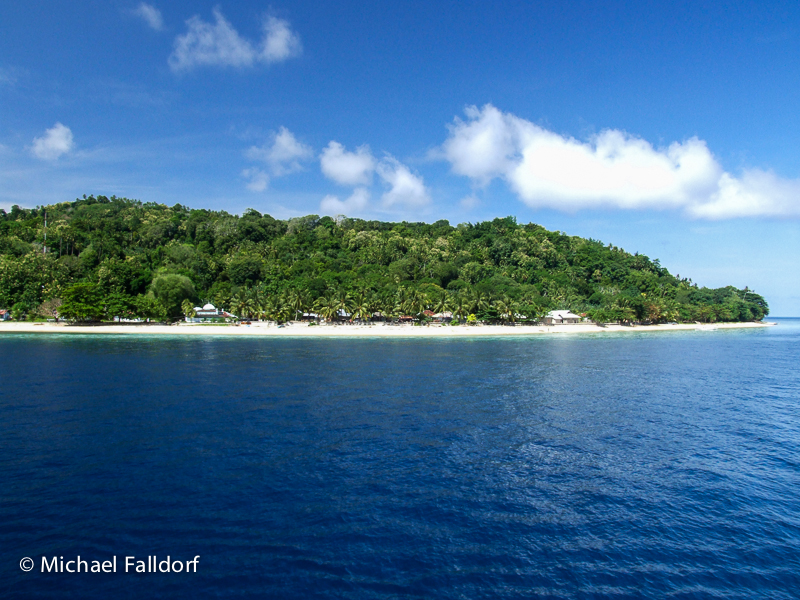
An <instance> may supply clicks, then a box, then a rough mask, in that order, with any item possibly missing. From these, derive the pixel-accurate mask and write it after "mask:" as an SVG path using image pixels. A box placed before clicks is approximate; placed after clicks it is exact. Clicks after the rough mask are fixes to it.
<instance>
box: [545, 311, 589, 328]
mask: <svg viewBox="0 0 800 600" xmlns="http://www.w3.org/2000/svg"><path fill="white" fill-rule="evenodd" d="M580 322H581V317H580V315H576V314H575V313H573V312H570V311H568V310H551V311H550V312H549V313H547V316H546V317H545V318H544V324H545V325H573V324H575V323H580Z"/></svg>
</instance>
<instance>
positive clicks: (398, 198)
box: [376, 156, 431, 208]
mask: <svg viewBox="0 0 800 600" xmlns="http://www.w3.org/2000/svg"><path fill="white" fill-rule="evenodd" d="M376 170H377V172H378V175H380V177H381V179H383V181H384V183H386V185H388V186H389V189H388V190H387V191H386V193H384V194H383V196H382V200H383V206H384V207H385V208H392V207H395V206H398V205H399V206H402V207H405V208H419V207H422V206H425V205H426V204H428V203H429V202H430V201H431V198H430V195H429V194H428V190H427V189H426V188H425V184H424V182H423V181H422V177H420V176H419V175H415V174H414V173H412V172H411V171H410V170H409V168H408V167H407V166H405V165H404V164H402V163H400V162H399V161H398V160H397V159H395V158H393V157H391V156H387V157H386V158H384V159H383V160H382V161H381V162H380V163H379V164H378V166H377V168H376Z"/></svg>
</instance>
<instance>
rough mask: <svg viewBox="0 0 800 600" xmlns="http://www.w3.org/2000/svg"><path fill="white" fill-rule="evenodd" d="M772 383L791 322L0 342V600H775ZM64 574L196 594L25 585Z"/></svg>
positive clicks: (794, 331)
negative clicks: (79, 561) (735, 326)
mask: <svg viewBox="0 0 800 600" xmlns="http://www.w3.org/2000/svg"><path fill="white" fill-rule="evenodd" d="M798 364H800V321H798V320H780V324H779V325H778V326H777V327H774V328H769V329H760V330H725V331H716V332H670V333H663V334H661V333H659V334H628V333H626V334H619V335H586V336H575V337H570V338H554V337H535V338H507V339H475V340H419V339H412V340H384V339H372V340H369V339H347V340H345V339H334V340H314V339H263V338H258V339H241V338H235V339H232V338H227V339H221V338H213V339H205V340H203V339H185V338H180V339H178V338H155V337H153V338H140V337H136V338H133V337H124V336H117V337H115V336H101V337H97V336H67V337H65V336H41V335H37V336H21V335H20V336H3V337H0V365H2V372H1V373H0V378H1V380H0V381H1V383H2V385H1V386H0V448H2V449H3V453H2V458H0V484H1V485H0V487H1V488H2V489H0V500H1V502H0V572H1V573H2V577H0V595H1V596H3V597H20V598H60V597H80V598H109V597H115V598H126V597H130V598H138V597H163V598H166V597H174V596H189V597H194V598H215V597H267V598H273V597H274V598H531V597H541V598H638V597H674V598H795V597H798V592H797V590H798V589H800V576H799V575H798V573H800V559H799V558H798V556H800V500H798V489H800V487H798V484H800V450H798V447H799V446H798V441H800V404H799V402H800V374H799V373H798V366H797V365H798ZM78 554H80V555H81V557H82V558H84V559H89V560H94V559H97V560H105V559H107V558H108V557H110V556H113V555H117V556H118V560H124V556H126V555H133V556H137V557H138V558H144V557H146V556H147V555H156V556H158V557H159V560H161V559H162V558H165V557H166V556H167V555H170V556H171V557H173V558H179V559H182V560H186V559H192V558H194V556H196V555H200V556H201V559H200V566H199V569H198V572H197V573H196V574H192V573H190V574H186V573H183V574H176V573H155V574H153V573H150V574H140V575H136V574H131V573H129V574H124V573H122V572H117V573H108V574H92V573H88V574H85V573H81V574H68V573H58V574H56V573H41V572H40V562H41V557H42V556H47V557H52V556H64V557H65V560H66V559H67V558H73V559H74V557H75V556H76V555H78ZM25 556H28V557H32V558H34V561H35V568H34V570H33V571H31V572H30V573H25V572H22V571H21V569H20V567H19V562H20V559H21V558H23V557H25Z"/></svg>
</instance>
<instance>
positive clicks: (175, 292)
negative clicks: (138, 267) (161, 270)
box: [150, 274, 197, 318]
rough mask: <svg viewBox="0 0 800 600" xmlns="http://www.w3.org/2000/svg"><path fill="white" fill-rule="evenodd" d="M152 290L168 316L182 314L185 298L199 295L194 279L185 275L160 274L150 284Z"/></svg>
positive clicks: (190, 298)
mask: <svg viewBox="0 0 800 600" xmlns="http://www.w3.org/2000/svg"><path fill="white" fill-rule="evenodd" d="M150 290H151V291H152V292H153V296H154V297H155V298H156V300H158V301H159V302H161V304H162V305H163V306H164V308H165V309H166V311H167V316H168V317H173V318H174V317H179V316H180V315H181V304H182V303H183V301H184V300H193V299H195V298H196V297H197V294H196V292H195V289H194V285H193V284H192V280H191V279H189V278H188V277H186V276H185V275H173V274H171V275H160V276H159V277H156V278H155V279H154V280H153V283H152V284H150Z"/></svg>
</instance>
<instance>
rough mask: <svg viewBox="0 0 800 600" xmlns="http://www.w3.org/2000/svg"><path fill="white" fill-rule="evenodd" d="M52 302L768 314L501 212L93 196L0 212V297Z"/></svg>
mask: <svg viewBox="0 0 800 600" xmlns="http://www.w3.org/2000/svg"><path fill="white" fill-rule="evenodd" d="M45 212H46V213H47V224H48V228H47V245H46V248H45V237H44V233H45V231H44V215H45ZM45 250H46V251H45ZM68 296H69V298H70V299H68ZM54 298H61V299H63V300H64V305H63V306H65V307H66V308H65V309H63V310H62V311H61V314H62V315H64V316H66V314H67V313H69V314H72V315H74V316H73V317H71V318H75V319H99V318H104V319H111V318H113V317H115V316H119V317H139V318H149V319H155V320H161V319H165V318H167V317H170V318H179V317H180V316H181V303H182V302H183V301H184V300H187V299H188V300H190V301H191V302H203V303H204V302H207V301H211V302H213V303H214V304H216V305H217V306H218V307H223V308H227V309H229V310H230V309H231V307H233V306H234V305H235V306H237V307H238V309H239V310H238V312H239V313H241V314H243V315H244V314H248V315H249V314H256V313H257V312H258V311H257V310H256V308H255V307H256V306H262V307H263V306H267V307H270V308H269V310H270V311H272V312H271V313H270V314H273V315H276V318H279V319H285V318H290V317H291V316H292V314H297V313H298V311H300V310H310V309H311V308H312V307H327V308H326V310H333V308H332V307H333V306H335V305H336V306H339V307H340V308H342V307H345V308H347V307H349V306H350V304H348V303H350V302H351V300H352V302H354V303H355V304H357V305H358V306H359V307H360V308H359V309H358V310H357V312H358V313H359V314H369V313H370V312H371V311H378V310H379V311H381V312H385V313H392V312H393V311H395V309H396V310H399V311H400V312H401V313H403V314H406V313H408V312H411V313H413V314H415V315H419V314H422V310H420V309H422V308H425V309H426V310H434V311H441V310H445V309H447V310H452V311H453V312H456V313H457V314H458V315H459V317H460V318H464V319H466V317H467V316H468V315H470V314H475V315H476V317H477V318H478V319H485V320H516V319H518V318H524V319H535V318H539V317H541V315H542V314H544V313H546V312H547V311H548V310H551V309H564V308H569V309H571V310H573V311H574V312H578V313H584V314H587V315H589V316H590V317H592V318H595V319H597V320H608V321H633V320H637V321H651V322H660V321H669V320H676V321H677V320H684V321H686V320H690V321H694V320H698V321H734V320H758V319H761V318H763V317H764V316H765V315H766V314H767V313H768V312H769V307H768V306H767V303H766V302H765V301H764V299H763V298H762V297H761V296H759V295H758V294H755V293H754V292H752V291H751V290H749V289H747V288H745V289H744V290H738V289H736V288H733V287H724V288H719V289H714V290H712V289H707V288H699V287H698V286H696V285H694V284H693V283H692V282H691V280H688V279H681V278H677V277H675V276H673V275H671V274H670V273H669V271H667V269H665V268H663V267H662V266H661V265H660V264H659V262H658V261H657V260H655V261H654V260H650V259H649V258H648V257H646V256H644V255H640V254H629V253H628V252H625V251H624V250H621V249H619V248H617V247H614V246H612V245H610V244H609V245H604V244H602V243H601V242H599V241H597V240H586V239H582V238H578V237H572V236H568V235H565V234H563V233H561V232H553V231H547V230H546V229H544V228H543V227H541V226H540V225H536V224H533V223H528V224H525V225H520V224H518V223H517V222H516V219H514V218H513V217H506V218H498V219H494V220H492V221H487V222H483V223H475V224H471V223H462V224H460V225H458V226H457V227H453V226H451V225H450V224H449V223H448V222H447V221H437V222H436V223H433V224H427V223H406V222H403V223H383V222H378V221H363V220H360V219H348V218H344V219H340V220H338V221H336V220H334V219H331V218H330V217H322V218H320V217H318V216H317V215H308V216H305V217H298V218H293V219H290V220H288V221H280V220H276V219H273V218H272V217H270V216H269V215H262V214H260V213H259V212H258V211H255V210H252V209H249V210H247V211H245V213H244V214H243V215H242V216H241V217H238V216H235V215H230V214H228V213H226V212H224V211H209V210H193V209H190V208H187V207H185V206H181V205H175V206H172V207H167V206H164V205H160V204H154V203H141V202H138V201H135V200H128V199H124V198H116V197H111V198H106V197H104V196H98V197H94V196H90V197H84V198H82V199H78V200H76V201H75V202H65V203H62V204H58V205H53V206H47V207H39V208H36V209H22V208H20V207H18V206H14V207H12V208H11V211H10V212H8V213H6V212H3V211H0V308H9V307H16V308H15V310H16V312H18V313H20V314H25V313H26V311H35V310H36V309H37V307H39V306H40V305H41V304H42V302H44V301H46V300H50V299H54ZM279 298H282V299H284V300H286V301H287V302H289V299H292V300H291V304H292V305H293V306H295V308H294V309H286V308H285V307H283V305H282V304H281V303H280V302H278V301H277V299H279ZM348 298H350V300H348ZM297 307H301V308H297ZM398 307H400V308H398ZM437 307H438V308H437ZM64 310H66V312H64ZM264 310H266V309H264ZM314 310H319V311H321V310H322V308H319V309H316V308H315V309H314ZM347 310H348V311H349V308H348V309H347ZM353 310H356V309H353ZM287 311H288V312H287ZM262 312H264V311H262ZM267 312H269V311H267ZM395 312H396V311H395ZM334 313H335V311H334ZM334 313H331V314H334Z"/></svg>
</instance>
